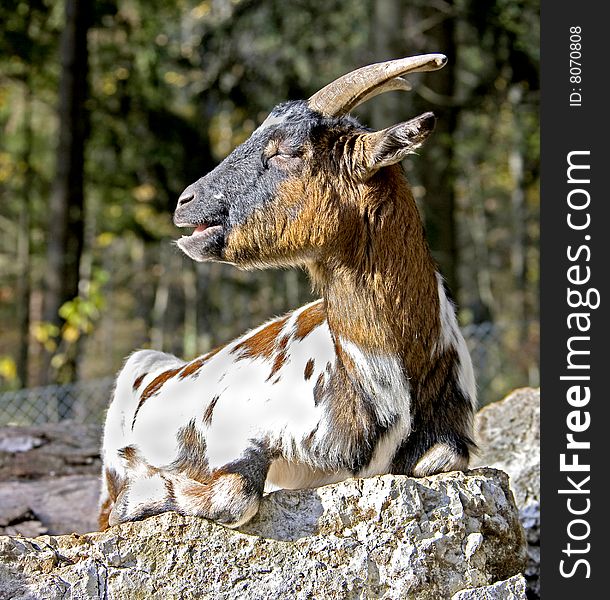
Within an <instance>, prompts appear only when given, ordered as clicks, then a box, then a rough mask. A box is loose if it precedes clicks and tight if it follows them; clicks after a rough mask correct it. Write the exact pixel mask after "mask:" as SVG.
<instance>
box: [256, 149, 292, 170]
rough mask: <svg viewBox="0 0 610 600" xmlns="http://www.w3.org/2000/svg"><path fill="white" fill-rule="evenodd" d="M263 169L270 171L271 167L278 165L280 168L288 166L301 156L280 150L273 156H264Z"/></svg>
mask: <svg viewBox="0 0 610 600" xmlns="http://www.w3.org/2000/svg"><path fill="white" fill-rule="evenodd" d="M261 159H262V162H263V167H264V168H265V169H268V168H269V166H270V165H273V164H277V165H278V166H288V165H289V164H290V163H292V162H293V161H297V160H299V159H300V154H295V153H291V152H287V151H282V150H280V149H279V148H278V149H277V150H275V151H274V152H273V154H263V155H262V157H261Z"/></svg>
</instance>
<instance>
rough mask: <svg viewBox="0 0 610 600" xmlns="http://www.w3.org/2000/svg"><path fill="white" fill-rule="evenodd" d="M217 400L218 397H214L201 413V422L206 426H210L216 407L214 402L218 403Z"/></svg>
mask: <svg viewBox="0 0 610 600" xmlns="http://www.w3.org/2000/svg"><path fill="white" fill-rule="evenodd" d="M218 398H219V396H214V397H213V398H212V400H211V402H210V403H209V404H208V405H207V407H206V409H205V411H204V413H203V422H204V423H205V424H206V425H208V426H210V425H211V424H212V415H213V413H214V408H215V407H216V402H218Z"/></svg>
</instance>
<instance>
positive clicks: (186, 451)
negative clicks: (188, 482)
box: [171, 397, 218, 482]
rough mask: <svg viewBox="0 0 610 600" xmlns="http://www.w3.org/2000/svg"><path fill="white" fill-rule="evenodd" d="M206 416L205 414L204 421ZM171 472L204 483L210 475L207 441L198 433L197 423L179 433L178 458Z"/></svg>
mask: <svg viewBox="0 0 610 600" xmlns="http://www.w3.org/2000/svg"><path fill="white" fill-rule="evenodd" d="M216 400H218V397H215V398H214V399H213V400H212V402H211V404H210V406H211V407H212V408H211V409H210V406H208V408H207V409H206V411H205V412H206V413H207V412H208V410H209V418H210V420H211V418H212V411H213V405H215V404H216ZM205 419H206V415H205V414H204V420H205ZM171 471H172V472H174V473H183V474H184V475H186V476H187V477H189V478H190V479H193V480H194V481H199V482H204V481H206V480H207V478H208V477H209V475H210V471H209V469H208V459H207V456H206V443H205V439H204V438H203V436H202V435H201V433H200V432H199V431H198V429H197V427H196V425H195V423H193V422H190V423H189V424H188V425H186V426H185V427H182V428H181V429H180V432H179V433H178V458H177V459H176V460H175V461H174V462H173V463H172V465H171Z"/></svg>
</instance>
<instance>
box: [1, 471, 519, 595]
mask: <svg viewBox="0 0 610 600" xmlns="http://www.w3.org/2000/svg"><path fill="white" fill-rule="evenodd" d="M525 559H526V543H525V538H524V534H523V529H522V527H521V524H520V522H519V514H518V511H517V508H516V506H515V502H514V498H513V495H512V492H511V491H510V489H509V485H508V477H507V476H506V474H505V473H503V472H502V471H496V470H494V469H489V468H481V469H476V470H473V471H469V472H466V473H449V474H444V475H437V476H434V477H428V478H423V479H411V478H408V477H403V476H392V475H385V476H382V477H373V478H369V479H353V480H348V481H345V482H342V483H338V484H335V485H330V486H326V487H322V488H318V489H313V490H298V491H279V492H275V493H273V494H270V495H269V496H267V497H266V498H265V499H264V500H263V502H262V505H261V509H260V512H259V514H258V515H257V516H256V517H255V518H254V520H253V521H251V522H250V523H249V524H248V525H246V526H244V527H243V528H242V529H241V530H240V531H233V530H230V529H226V528H224V527H222V526H219V525H216V524H214V523H211V522H209V521H206V520H205V519H199V518H193V517H182V516H179V515H177V514H175V513H165V514H163V515H159V516H157V517H152V518H149V519H146V520H144V521H141V522H137V523H127V524H123V525H119V526H116V527H113V528H111V529H109V530H108V531H106V532H104V533H91V534H86V535H64V536H40V537H37V538H25V537H20V536H3V537H0V599H5V598H7V599H8V598H11V599H22V600H25V599H28V600H29V599H45V600H52V599H55V598H72V599H83V600H84V599H87V600H90V599H91V598H100V599H101V598H129V599H132V598H133V599H138V598H146V599H147V600H152V599H159V600H161V599H163V600H166V599H168V598H214V599H216V598H219V599H224V598H226V599H229V598H231V599H233V598H240V599H249V598H251V599H255V598H256V599H259V598H274V600H279V599H284V598H285V599H291V600H292V599H294V598H297V599H309V598H318V599H338V598H342V599H343V598H350V599H351V598H388V599H395V598H413V599H415V598H416V599H417V600H427V599H429V600H440V599H445V598H446V599H452V598H453V599H455V600H458V599H460V600H467V599H468V600H469V599H483V598H489V599H492V598H498V599H500V598H502V599H506V600H508V599H515V600H516V599H523V598H525V595H524V591H523V590H524V582H523V578H522V577H521V576H520V575H519V573H521V572H522V571H523V568H524V565H525Z"/></svg>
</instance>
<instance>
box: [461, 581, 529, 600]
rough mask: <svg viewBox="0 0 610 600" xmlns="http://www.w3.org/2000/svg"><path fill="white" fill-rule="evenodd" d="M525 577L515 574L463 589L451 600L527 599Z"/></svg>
mask: <svg viewBox="0 0 610 600" xmlns="http://www.w3.org/2000/svg"><path fill="white" fill-rule="evenodd" d="M526 598H527V596H526V595H525V577H523V575H515V576H514V577H511V578H510V579H507V580H506V581H498V582H497V583H494V584H492V585H486V586H484V587H480V588H471V589H469V590H462V591H461V592H458V593H457V594H455V595H454V596H453V597H452V598H451V600H526Z"/></svg>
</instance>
